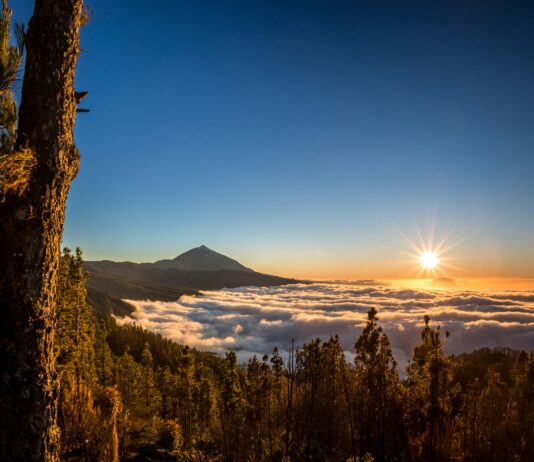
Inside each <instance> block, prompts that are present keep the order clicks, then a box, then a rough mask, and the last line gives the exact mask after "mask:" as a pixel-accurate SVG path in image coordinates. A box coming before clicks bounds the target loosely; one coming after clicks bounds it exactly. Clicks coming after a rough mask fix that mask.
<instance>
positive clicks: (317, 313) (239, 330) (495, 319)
mask: <svg viewBox="0 0 534 462" xmlns="http://www.w3.org/2000/svg"><path fill="white" fill-rule="evenodd" d="M365 282H366V284H362V285H357V284H336V283H333V282H327V283H312V284H293V285H287V286H280V287H270V288H269V287H243V288H238V289H225V290H220V291H206V292H203V294H202V295H200V296H184V297H182V298H181V299H180V300H178V301H177V302H148V301H129V302H130V303H132V304H133V305H134V306H135V308H136V310H135V311H134V313H133V314H132V315H131V317H126V318H121V319H120V320H119V322H136V323H139V324H140V325H141V326H143V327H145V328H147V329H151V330H153V331H156V332H159V333H161V334H162V335H164V336H165V337H168V338H171V339H173V340H175V341H177V342H180V343H185V344H188V345H191V346H194V347H197V348H199V349H205V350H213V351H219V352H223V351H224V350H226V349H233V350H237V351H239V352H240V355H241V356H242V357H243V358H246V357H249V356H250V355H252V354H257V355H263V354H264V353H270V352H271V351H272V349H273V348H274V347H275V346H277V347H279V349H281V350H282V351H284V350H287V349H288V348H289V346H290V344H291V339H295V344H296V345H297V346H299V345H301V344H303V343H304V342H307V341H309V340H311V339H313V338H315V337H321V338H323V339H325V340H326V339H327V338H328V337H329V336H330V335H331V334H337V335H339V337H340V340H341V345H342V346H343V348H344V349H345V350H346V351H351V350H352V349H353V346H354V343H355V341H356V338H357V336H358V335H359V334H360V332H361V329H362V328H363V326H364V325H365V320H366V317H367V315H366V313H367V311H369V310H370V309H371V308H375V309H376V310H377V311H378V318H379V322H380V323H381V325H382V326H383V327H384V330H385V332H386V333H387V334H388V335H389V337H390V339H391V342H392V346H393V349H394V352H395V355H396V357H397V359H398V360H399V362H400V363H401V364H402V363H405V362H406V361H407V359H408V358H409V357H410V356H411V353H412V351H413V348H414V346H415V345H416V344H417V342H418V341H419V338H420V332H421V329H422V326H423V317H424V316H425V315H429V316H430V318H431V320H432V322H434V323H435V324H439V325H441V326H442V330H447V331H449V332H450V333H451V336H450V338H449V339H448V340H447V344H446V351H447V352H448V353H455V354H458V353H461V352H464V351H470V350H473V349H475V348H480V347H483V346H491V347H494V346H509V347H512V348H520V349H532V346H533V345H534V292H528V291H526V292H518V291H467V290H456V289H454V290H451V289H449V290H438V289H418V290H416V289H402V288H397V287H393V286H388V285H381V284H379V283H377V282H374V284H370V283H369V282H370V281H365Z"/></svg>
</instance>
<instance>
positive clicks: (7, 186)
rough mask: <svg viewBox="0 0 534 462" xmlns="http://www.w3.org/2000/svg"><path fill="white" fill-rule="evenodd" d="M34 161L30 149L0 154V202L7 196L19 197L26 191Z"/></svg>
mask: <svg viewBox="0 0 534 462" xmlns="http://www.w3.org/2000/svg"><path fill="white" fill-rule="evenodd" d="M35 164H36V160H35V155H34V153H33V151H32V150H31V149H30V148H23V149H21V150H20V151H17V152H13V153H10V154H0V201H1V200H2V198H4V197H5V196H7V195H8V194H16V195H18V196H21V195H22V194H23V193H24V191H25V190H26V188H27V186H28V183H29V181H30V176H31V173H32V170H33V168H34V167H35Z"/></svg>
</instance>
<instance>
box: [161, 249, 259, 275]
mask: <svg viewBox="0 0 534 462" xmlns="http://www.w3.org/2000/svg"><path fill="white" fill-rule="evenodd" d="M152 266H153V267H154V268H158V269H170V268H172V269H177V270H181V271H219V270H231V271H252V270H251V269H250V268H247V267H246V266H243V265H242V264H241V263H239V262H238V261H236V260H234V259H232V258H229V257H227V256H225V255H222V254H220V253H218V252H215V251H214V250H211V249H209V248H208V247H206V246H205V245H201V246H200V247H195V248H194V249H191V250H188V251H187V252H184V253H183V254H181V255H178V256H177V257H176V258H174V259H173V260H159V261H157V262H155V263H153V264H152Z"/></svg>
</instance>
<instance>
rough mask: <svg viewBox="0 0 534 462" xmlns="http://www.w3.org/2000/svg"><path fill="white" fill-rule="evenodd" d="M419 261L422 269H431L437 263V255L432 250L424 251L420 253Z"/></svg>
mask: <svg viewBox="0 0 534 462" xmlns="http://www.w3.org/2000/svg"><path fill="white" fill-rule="evenodd" d="M420 261H421V266H422V267H423V268H424V269H428V270H432V269H434V268H435V267H436V266H437V264H438V257H437V255H436V254H435V253H434V252H425V253H423V254H422V255H421V257H420Z"/></svg>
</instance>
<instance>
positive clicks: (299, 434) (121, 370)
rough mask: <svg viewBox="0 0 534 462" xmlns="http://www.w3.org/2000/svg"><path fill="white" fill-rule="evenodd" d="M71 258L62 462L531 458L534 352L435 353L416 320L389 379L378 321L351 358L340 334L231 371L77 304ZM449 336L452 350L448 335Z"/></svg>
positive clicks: (80, 270)
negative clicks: (405, 356)
mask: <svg viewBox="0 0 534 462" xmlns="http://www.w3.org/2000/svg"><path fill="white" fill-rule="evenodd" d="M87 277H89V276H88V274H87V273H86V272H85V271H84V267H83V259H82V255H81V252H80V251H79V250H77V251H76V252H75V253H72V252H71V251H70V250H69V249H65V250H64V253H63V257H62V260H61V268H60V292H59V306H58V308H59V313H58V322H59V324H58V335H59V337H58V342H57V348H58V349H57V355H58V356H57V363H58V373H59V380H60V383H61V386H60V399H59V419H58V421H59V426H60V429H61V433H60V435H61V437H60V447H61V458H62V460H66V461H68V460H87V461H89V460H114V458H115V457H117V456H118V457H120V458H121V460H138V461H141V460H162V461H163V460H168V461H225V462H237V461H258V462H259V461H332V462H334V461H352V462H356V461H436V462H438V461H439V462H442V461H529V460H534V355H533V354H532V352H530V353H527V352H523V351H521V352H520V351H515V350H510V349H494V350H491V349H481V350H477V351H474V352H472V353H468V354H463V355H459V356H456V357H455V356H447V355H445V354H444V352H443V348H444V342H445V339H446V338H447V337H448V333H447V332H442V331H441V330H440V327H439V326H436V325H435V324H434V323H433V322H432V320H431V319H429V318H428V317H425V318H424V328H423V329H422V331H421V338H420V342H419V344H418V345H417V347H416V348H415V349H414V352H413V358H412V360H411V361H410V363H409V365H408V367H407V368H406V371H405V373H404V374H402V377H403V378H401V374H400V373H399V369H398V367H397V363H396V362H395V359H394V357H393V354H392V350H391V347H390V342H389V340H388V337H387V335H386V334H385V333H384V332H383V331H382V328H381V327H380V322H379V318H380V316H379V313H377V312H376V311H375V310H371V311H369V313H368V320H367V325H366V327H365V328H364V329H363V331H362V332H361V333H360V335H359V336H358V338H355V339H354V340H355V344H354V353H355V356H354V362H348V361H347V359H346V356H345V354H344V352H343V350H342V348H341V346H340V344H339V341H338V338H337V337H336V336H332V337H330V338H329V339H326V340H321V339H315V340H313V341H311V342H309V343H307V344H305V345H299V346H297V345H295V346H294V348H293V349H292V351H290V352H289V356H288V357H283V356H282V355H281V354H280V353H279V352H278V350H277V349H274V351H273V352H270V353H269V354H266V355H265V356H263V357H262V358H256V357H253V358H252V359H250V360H249V361H248V362H247V363H246V364H240V363H239V362H238V360H237V356H236V353H235V352H233V351H229V352H227V353H226V356H225V357H224V358H223V357H220V356H218V355H216V354H214V353H209V352H202V351H198V350H196V349H192V348H188V347H187V346H184V345H179V344H177V343H173V342H172V341H170V340H167V339H164V338H163V337H161V336H160V335H158V334H154V333H151V332H149V331H147V330H144V329H142V328H140V327H138V326H135V325H132V324H126V325H122V326H121V325H119V324H118V323H117V322H116V321H115V319H114V318H112V317H105V318H102V319H96V317H95V315H94V313H93V310H92V308H91V306H90V305H89V304H88V303H87V297H86V295H87V294H86V288H85V283H86V279H87ZM449 341H454V339H453V338H451V339H449Z"/></svg>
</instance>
